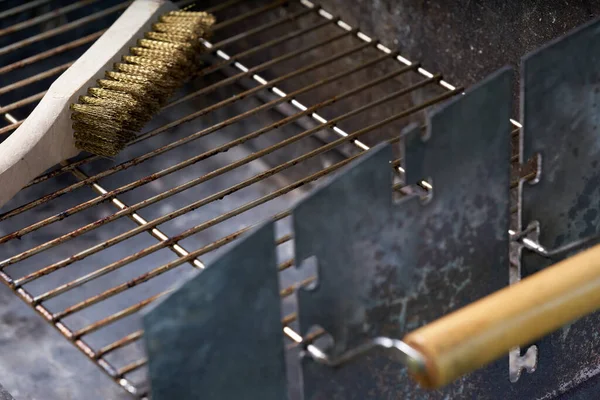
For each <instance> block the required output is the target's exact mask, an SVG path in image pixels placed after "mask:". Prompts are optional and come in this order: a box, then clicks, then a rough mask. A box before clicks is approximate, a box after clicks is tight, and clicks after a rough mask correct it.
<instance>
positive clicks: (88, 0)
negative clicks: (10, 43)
mask: <svg viewBox="0 0 600 400" xmlns="http://www.w3.org/2000/svg"><path fill="white" fill-rule="evenodd" d="M98 1H100V0H80V1H78V2H77V3H74V4H69V5H68V6H65V7H61V8H59V9H58V10H54V11H50V12H47V13H46V14H43V15H40V16H37V17H35V18H31V19H28V20H26V21H23V22H20V23H17V24H14V25H11V26H8V27H6V28H4V29H0V37H2V36H4V35H6V34H9V33H15V32H18V31H20V30H22V29H25V28H29V27H31V26H34V25H37V24H40V23H42V22H44V21H48V20H49V19H53V18H56V17H59V16H61V15H64V14H67V13H70V12H71V11H75V10H77V9H79V8H81V7H84V6H88V5H90V4H93V3H96V2H98Z"/></svg>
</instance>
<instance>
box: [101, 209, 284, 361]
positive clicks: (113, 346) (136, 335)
mask: <svg viewBox="0 0 600 400" xmlns="http://www.w3.org/2000/svg"><path fill="white" fill-rule="evenodd" d="M289 215H290V213H289V211H286V212H283V213H279V214H277V215H275V216H274V217H272V218H271V219H272V221H278V220H280V219H282V218H285V217H288V216H289ZM256 226H257V225H252V226H248V227H245V228H242V229H240V230H238V231H236V232H234V233H232V234H230V235H228V236H227V237H231V236H233V235H239V234H242V233H244V232H247V231H248V230H250V229H253V228H255V227H256ZM290 240H292V235H289V234H288V235H284V236H282V237H280V238H279V239H277V241H276V245H277V246H279V245H281V244H283V243H286V242H288V241H290ZM229 242H230V241H225V240H222V241H221V243H222V244H221V245H220V246H219V247H221V246H223V245H225V244H227V243H229ZM219 247H216V248H219ZM293 263H294V260H293V259H289V260H286V261H284V262H282V263H281V264H279V267H278V270H279V271H283V270H285V269H287V268H290V267H291V266H292V265H293ZM285 291H286V289H284V290H283V291H282V292H285ZM283 294H286V295H287V293H282V295H283ZM143 335H144V331H143V330H137V331H135V332H132V333H130V334H128V335H125V336H124V337H123V338H121V339H119V340H116V341H114V342H112V343H110V344H108V345H106V346H104V347H102V348H101V349H100V350H98V351H96V353H95V356H96V358H100V357H102V356H104V355H106V354H108V353H112V352H113V351H115V350H118V349H120V348H122V347H125V346H127V345H129V344H131V343H134V342H136V341H138V340H139V339H141V338H142V336H143Z"/></svg>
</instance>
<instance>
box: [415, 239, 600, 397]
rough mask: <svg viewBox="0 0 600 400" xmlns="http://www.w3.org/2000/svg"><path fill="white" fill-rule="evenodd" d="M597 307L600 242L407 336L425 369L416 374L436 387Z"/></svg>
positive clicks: (429, 384) (599, 290) (598, 302)
mask: <svg viewBox="0 0 600 400" xmlns="http://www.w3.org/2000/svg"><path fill="white" fill-rule="evenodd" d="M599 308H600V245H597V246H595V247H592V248H590V249H588V250H586V251H584V252H581V253H579V254H577V255H575V256H573V257H571V258H568V259H566V260H564V261H562V262H560V263H557V264H555V265H553V266H551V267H548V268H546V269H545V270H543V271H541V272H539V273H536V274H534V275H532V276H531V277H528V278H526V279H523V280H522V281H521V282H519V283H517V284H515V285H512V286H508V287H506V288H504V289H502V290H499V291H498V292H495V293H493V294H491V295H489V296H487V297H485V298H483V299H481V300H479V301H477V302H474V303H472V304H470V305H468V306H466V307H464V308H462V309H460V310H458V311H455V312H453V313H451V314H449V315H447V316H444V317H442V318H440V319H439V320H437V321H435V322H433V323H431V324H429V325H426V326H424V327H422V328H419V329H417V330H415V331H413V332H411V333H409V334H408V335H406V336H405V338H404V339H403V341H404V342H405V343H407V344H408V345H410V346H412V347H413V348H415V349H417V350H418V351H420V352H421V353H422V354H423V356H424V358H425V364H426V367H425V370H424V371H422V372H418V373H415V374H414V378H415V379H417V381H419V383H420V384H421V385H422V386H424V387H426V388H438V387H441V386H444V385H446V384H448V383H450V382H451V381H453V380H455V379H457V378H459V377H460V376H462V375H463V374H466V373H468V372H471V371H473V370H475V369H477V368H480V367H482V366H484V365H486V364H488V363H490V362H492V361H494V360H496V359H498V358H500V357H504V356H506V354H507V352H508V351H509V350H510V349H512V348H514V347H516V346H522V345H525V344H529V343H531V342H533V341H534V340H536V339H538V338H540V337H542V336H545V335H547V334H549V333H551V332H553V331H555V330H556V329H558V328H560V327H562V326H564V325H566V324H568V323H569V322H572V321H574V320H576V319H578V318H580V317H582V316H585V315H587V314H589V313H592V312H594V311H596V310H597V309H599Z"/></svg>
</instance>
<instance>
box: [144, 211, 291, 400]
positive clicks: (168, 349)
mask: <svg viewBox="0 0 600 400" xmlns="http://www.w3.org/2000/svg"><path fill="white" fill-rule="evenodd" d="M280 308H281V307H280V298H279V287H278V277H277V262H276V256H275V244H274V228H273V223H272V222H270V223H268V224H265V225H263V226H262V227H260V228H259V229H257V230H255V231H254V232H252V233H251V234H249V235H247V236H246V237H245V238H243V239H242V240H240V242H239V243H237V244H236V245H235V247H233V248H231V249H229V251H228V252H226V253H225V254H223V255H222V256H221V257H219V258H218V259H217V260H216V261H215V262H213V263H212V264H211V265H210V266H209V267H208V268H207V269H206V270H204V271H202V272H200V273H198V274H196V275H195V276H193V277H192V278H191V279H190V280H188V281H186V282H185V283H184V284H183V285H182V286H181V287H180V288H179V289H177V290H176V291H175V292H174V293H173V294H171V295H170V296H169V297H167V298H166V299H165V300H164V301H162V302H161V303H159V304H158V305H157V306H156V307H154V308H153V309H152V310H151V311H149V312H148V313H146V314H145V316H144V328H145V339H146V347H147V351H148V357H149V369H150V382H151V393H152V399H153V400H161V399H180V400H186V399H190V400H191V399H194V400H195V399H199V398H202V399H207V400H208V399H215V400H217V399H218V400H221V399H248V400H252V399H256V400H259V399H260V400H282V399H286V398H287V385H286V368H285V362H284V347H283V334H282V330H281V311H280Z"/></svg>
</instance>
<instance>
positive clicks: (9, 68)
mask: <svg viewBox="0 0 600 400" xmlns="http://www.w3.org/2000/svg"><path fill="white" fill-rule="evenodd" d="M242 1H244V0H230V1H225V2H222V3H220V4H218V5H216V6H214V7H211V8H207V9H206V12H211V13H214V12H218V11H221V10H224V9H226V8H228V7H231V6H233V5H235V4H237V3H240V2H242ZM185 3H190V1H185V2H180V3H178V4H180V5H184V4H185ZM105 31H106V29H102V30H100V31H98V32H94V33H91V34H89V35H87V36H84V37H82V38H80V39H76V40H73V41H72V42H69V43H65V44H62V45H60V46H57V47H55V48H53V49H50V50H47V51H44V52H42V53H38V54H36V55H33V56H31V57H28V58H25V59H23V60H19V61H15V62H14V63H12V64H9V65H6V66H3V67H0V74H4V73H6V72H10V71H13V70H15V69H18V68H21V67H24V66H27V65H30V64H33V63H35V62H38V61H41V60H44V59H46V58H48V57H51V56H54V55H57V54H60V53H63V52H65V51H67V50H71V49H74V48H76V47H79V46H81V45H83V44H86V43H89V42H91V41H93V40H95V39H97V38H99V37H100V36H101V35H102V34H103V33H104V32H105ZM0 134H1V132H0Z"/></svg>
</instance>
